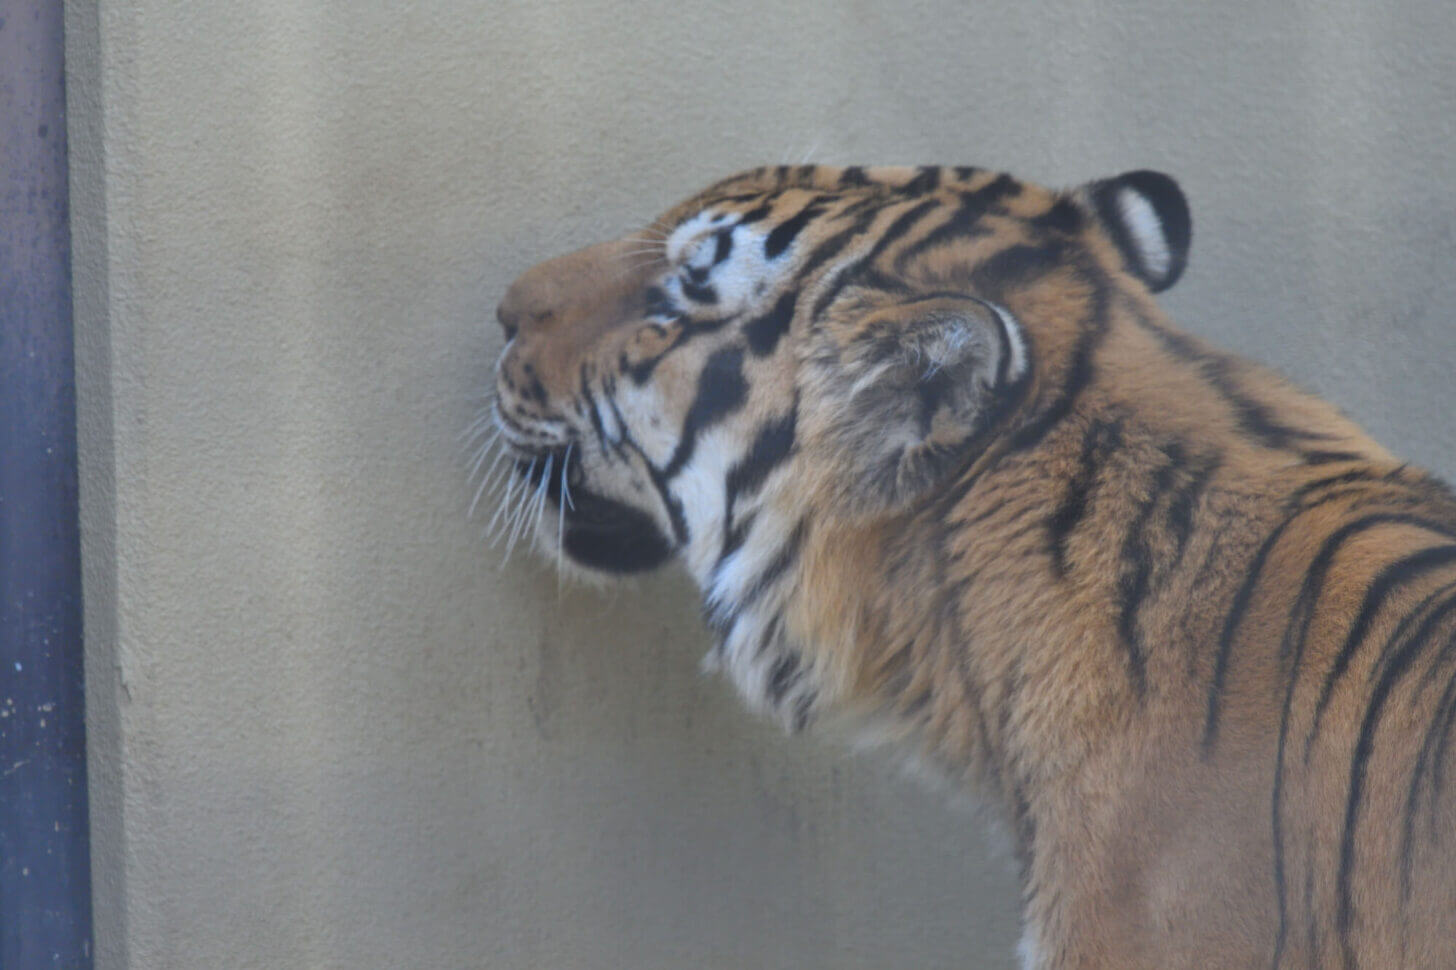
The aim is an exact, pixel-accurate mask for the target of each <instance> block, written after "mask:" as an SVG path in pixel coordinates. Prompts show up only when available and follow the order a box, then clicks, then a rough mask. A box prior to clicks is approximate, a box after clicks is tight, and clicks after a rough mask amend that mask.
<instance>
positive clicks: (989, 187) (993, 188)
mask: <svg viewBox="0 0 1456 970" xmlns="http://www.w3.org/2000/svg"><path fill="white" fill-rule="evenodd" d="M1020 189H1021V186H1020V184H1019V183H1018V182H1017V181H1016V180H1015V179H1013V178H1012V177H1011V176H1009V175H1000V176H997V177H996V178H995V179H994V180H992V181H991V182H988V183H987V184H985V185H983V186H981V187H980V188H979V189H972V190H969V191H966V192H962V193H961V201H960V205H959V206H958V207H957V208H956V210H955V211H954V212H953V213H951V215H950V218H948V219H946V221H945V222H943V223H941V224H940V225H938V226H936V227H935V228H934V229H932V230H931V231H930V232H928V233H926V234H925V235H924V236H923V237H921V238H920V239H917V240H916V241H915V242H914V243H913V244H912V245H910V246H907V247H905V250H904V251H903V252H901V253H900V255H899V256H897V257H895V270H896V272H900V271H902V270H904V268H905V267H906V266H908V265H909V263H910V261H911V260H912V259H914V258H915V257H916V256H919V255H920V254H921V253H923V252H925V251H926V250H927V249H930V248H932V247H935V246H939V245H940V244H941V243H943V242H946V241H948V240H950V239H958V238H965V237H968V236H974V235H979V234H983V233H984V232H985V231H986V230H985V229H984V227H981V226H978V225H977V223H978V222H980V220H981V217H982V216H984V215H986V213H988V212H990V211H991V208H992V206H994V205H995V204H996V203H998V202H1000V201H1001V200H1002V199H1003V198H1005V197H1006V196H1008V195H1011V194H1013V193H1015V192H1017V191H1020Z"/></svg>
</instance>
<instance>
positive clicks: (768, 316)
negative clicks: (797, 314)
mask: <svg viewBox="0 0 1456 970" xmlns="http://www.w3.org/2000/svg"><path fill="white" fill-rule="evenodd" d="M798 298H799V294H798V292H797V291H796V290H788V291H786V292H785V293H784V294H783V295H782V296H780V297H779V298H778V300H777V301H776V302H775V303H774V305H773V309H772V310H770V311H768V312H767V313H765V314H763V315H762V316H760V317H756V318H754V319H752V320H750V321H748V323H746V324H744V325H743V334H744V336H745V337H747V338H748V349H749V350H751V351H752V352H753V354H754V356H755V357H767V356H768V355H769V354H771V353H773V352H774V349H775V348H776V347H778V344H779V338H781V337H782V336H783V335H784V334H786V333H788V332H789V324H790V323H792V322H793V319H794V307H795V304H796V302H797V300H798Z"/></svg>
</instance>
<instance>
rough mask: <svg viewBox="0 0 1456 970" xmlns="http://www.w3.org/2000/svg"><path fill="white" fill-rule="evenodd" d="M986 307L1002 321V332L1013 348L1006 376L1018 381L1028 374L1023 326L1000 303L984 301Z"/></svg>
mask: <svg viewBox="0 0 1456 970" xmlns="http://www.w3.org/2000/svg"><path fill="white" fill-rule="evenodd" d="M984 302H985V304H986V306H988V307H990V308H991V311H992V312H993V313H995V314H996V318H997V319H998V320H1000V321H1001V330H1002V332H1004V333H1005V334H1006V343H1007V344H1009V345H1010V346H1011V360H1010V361H1009V362H1008V363H1007V365H1006V374H1007V376H1008V377H1010V379H1011V380H1013V381H1014V380H1016V379H1017V378H1019V377H1020V376H1021V375H1022V374H1025V373H1026V338H1025V337H1024V336H1022V333H1021V324H1020V323H1017V321H1016V318H1015V317H1013V316H1012V315H1011V311H1010V310H1008V309H1006V308H1005V307H1004V306H1002V305H1001V304H999V303H992V302H991V301H990V300H986V301H984Z"/></svg>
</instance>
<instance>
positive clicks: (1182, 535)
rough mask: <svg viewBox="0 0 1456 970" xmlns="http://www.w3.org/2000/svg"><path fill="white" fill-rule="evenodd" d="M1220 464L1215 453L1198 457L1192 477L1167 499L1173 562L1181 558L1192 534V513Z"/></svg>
mask: <svg viewBox="0 0 1456 970" xmlns="http://www.w3.org/2000/svg"><path fill="white" fill-rule="evenodd" d="M1221 464H1222V459H1221V458H1219V457H1218V456H1217V455H1214V456H1211V457H1205V458H1202V459H1200V460H1199V462H1198V463H1197V470H1196V471H1194V472H1193V475H1192V477H1191V478H1189V480H1188V481H1187V483H1186V484H1185V485H1184V486H1183V487H1182V488H1180V489H1179V490H1178V492H1177V494H1176V495H1174V496H1173V497H1172V498H1171V499H1169V500H1168V515H1167V525H1168V531H1169V532H1171V533H1172V534H1173V548H1174V550H1175V552H1174V556H1173V561H1174V564H1176V563H1177V562H1178V561H1180V560H1181V559H1182V558H1183V551H1184V549H1185V548H1187V546H1188V539H1189V538H1190V537H1191V536H1192V535H1193V513H1194V511H1195V510H1196V509H1197V508H1198V503H1199V502H1200V501H1201V500H1202V499H1203V493H1204V492H1205V491H1206V490H1207V489H1208V484H1209V482H1211V481H1212V480H1213V476H1214V475H1215V474H1216V473H1217V472H1218V469H1219V466H1220V465H1221Z"/></svg>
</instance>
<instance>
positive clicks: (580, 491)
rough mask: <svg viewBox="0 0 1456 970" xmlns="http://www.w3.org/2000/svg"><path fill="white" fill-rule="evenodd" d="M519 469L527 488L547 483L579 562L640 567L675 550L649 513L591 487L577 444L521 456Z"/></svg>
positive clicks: (621, 569)
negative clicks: (534, 455)
mask: <svg viewBox="0 0 1456 970" xmlns="http://www.w3.org/2000/svg"><path fill="white" fill-rule="evenodd" d="M543 459H545V460H543ZM515 473H516V474H517V475H519V476H521V477H523V478H524V479H525V480H526V481H525V487H526V489H527V490H528V491H533V490H537V489H542V488H544V490H545V498H546V499H547V500H548V501H549V502H550V503H551V505H552V507H553V508H555V509H556V510H557V512H558V515H559V517H560V520H561V529H562V534H561V537H560V543H561V550H562V552H564V553H565V554H566V555H567V556H569V557H570V558H571V559H572V560H573V561H574V562H576V563H578V564H579V565H582V566H585V567H587V568H589V569H595V570H599V571H601V572H608V573H621V574H627V573H640V572H646V571H648V570H651V569H655V568H657V567H658V566H661V565H662V564H663V563H665V562H666V561H667V560H668V559H669V558H670V557H671V556H672V553H673V544H672V542H671V540H670V539H669V538H668V537H667V536H666V535H664V534H663V532H662V530H661V528H659V527H658V525H657V523H656V522H655V521H654V520H653V518H652V516H651V515H649V514H648V513H646V512H643V511H642V510H641V509H638V508H635V507H634V506H631V505H628V504H627V503H625V502H621V501H618V500H617V499H614V498H610V497H608V496H606V495H602V494H601V493H599V492H597V491H594V490H593V489H592V488H591V485H590V483H588V482H587V481H586V476H585V474H584V473H583V470H582V467H581V458H580V455H579V453H577V452H575V451H574V449H572V448H569V447H568V448H559V449H554V450H552V451H549V452H546V453H544V454H541V455H537V456H536V457H535V458H534V459H526V458H517V459H516V463H515Z"/></svg>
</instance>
